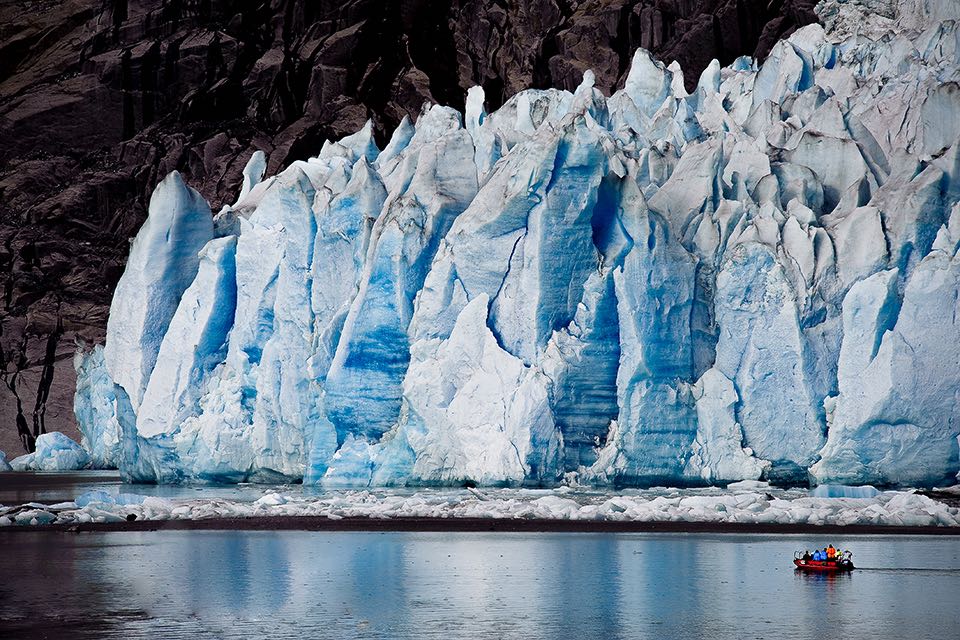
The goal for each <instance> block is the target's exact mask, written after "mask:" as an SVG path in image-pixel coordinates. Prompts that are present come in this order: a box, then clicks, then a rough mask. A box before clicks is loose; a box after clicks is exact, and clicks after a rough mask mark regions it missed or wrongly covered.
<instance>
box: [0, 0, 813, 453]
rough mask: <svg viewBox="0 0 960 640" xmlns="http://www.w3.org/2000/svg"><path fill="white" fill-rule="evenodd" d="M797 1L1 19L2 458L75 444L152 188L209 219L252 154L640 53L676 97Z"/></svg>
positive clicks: (542, 2) (256, 4)
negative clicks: (79, 413) (86, 355)
mask: <svg viewBox="0 0 960 640" xmlns="http://www.w3.org/2000/svg"><path fill="white" fill-rule="evenodd" d="M814 3H815V0H782V1H780V0H585V1H583V2H577V1H575V0H529V1H527V2H513V1H506V0H496V1H493V2H469V1H468V0H405V1H402V2H401V1H397V2H382V1H378V0H346V1H343V2H330V1H329V0H315V1H312V2H307V1H300V0H233V1H232V2H227V1H225V0H109V1H108V0H31V1H21V2H16V1H13V2H4V3H3V4H2V5H0V382H2V386H0V449H3V450H5V451H7V452H8V454H10V455H18V454H19V453H21V452H22V451H24V450H29V449H32V447H33V440H34V438H35V437H36V435H38V434H39V433H41V432H43V431H45V430H61V431H65V432H67V433H68V434H70V435H72V436H74V437H76V430H75V426H74V421H73V413H72V402H73V389H74V384H75V379H74V372H73V367H72V363H71V358H72V355H73V352H74V350H75V344H76V342H77V341H86V342H88V343H89V342H96V341H101V340H102V339H103V334H104V329H105V327H106V315H107V308H108V306H109V303H110V296H111V294H112V291H113V287H114V285H115V284H116V281H117V279H118V278H119V277H120V274H121V272H122V270H123V264H124V260H125V258H126V254H127V246H128V238H130V237H131V236H133V235H134V234H135V233H136V230H137V228H138V227H139V226H140V224H141V223H142V221H143V218H144V216H145V211H146V199H147V195H148V193H149V190H150V189H151V188H152V186H153V185H154V184H155V183H156V182H157V181H159V180H160V179H161V178H162V177H163V176H164V175H165V174H166V173H167V172H169V171H171V170H173V169H179V170H180V171H181V172H182V173H183V174H184V175H185V176H186V177H187V179H188V180H189V181H190V183H191V184H192V185H193V186H194V187H196V188H198V189H199V190H200V191H201V192H202V193H203V195H204V196H205V197H206V198H207V199H208V200H210V202H211V205H212V206H213V208H214V210H216V209H217V208H219V205H220V204H221V203H222V202H225V201H231V200H232V199H233V198H234V196H235V194H236V192H237V189H238V185H239V183H240V175H241V173H240V172H241V170H242V169H243V166H244V164H245V163H246V161H247V159H248V158H249V156H250V154H251V153H252V152H253V151H254V150H255V149H263V150H264V151H265V152H266V153H267V154H268V158H269V165H270V166H269V171H270V172H273V171H276V170H277V169H279V168H281V167H282V166H284V165H286V164H287V163H289V162H290V161H291V160H293V159H296V158H302V157H306V156H308V155H310V154H315V153H316V152H318V151H319V149H320V146H321V145H322V143H323V141H324V140H325V139H327V138H337V137H340V136H342V135H345V134H347V133H351V132H353V131H355V130H356V129H358V128H360V127H361V126H362V125H363V123H364V121H365V120H366V119H367V118H372V119H373V120H374V123H375V125H376V129H377V132H378V135H379V137H380V139H381V140H383V139H384V138H385V136H386V134H387V132H389V131H390V130H392V128H393V127H394V126H395V125H396V124H397V123H398V122H399V121H400V119H401V118H402V117H403V116H404V115H411V116H414V115H415V114H417V113H418V112H419V110H420V107H421V106H422V104H423V103H424V102H425V101H430V102H439V103H443V104H449V105H451V106H454V107H457V108H459V109H462V108H463V101H464V93H465V90H466V89H467V88H469V87H470V86H472V85H474V84H481V85H482V86H483V87H484V89H485V90H486V95H487V101H488V108H495V107H497V106H499V104H500V103H502V102H503V100H504V99H505V98H507V97H509V96H510V95H512V94H513V93H516V92H517V91H519V90H522V89H525V88H528V87H548V86H555V87H562V88H566V89H573V88H575V87H576V86H577V84H579V82H580V79H581V75H582V73H583V71H584V70H585V69H594V71H595V72H596V77H597V86H598V87H599V88H601V89H602V90H604V91H605V92H608V93H609V92H610V91H612V90H614V89H615V88H616V87H617V85H618V83H620V82H621V81H622V78H623V76H624V74H625V73H626V71H627V69H628V66H629V62H630V58H631V55H632V52H633V50H634V49H636V48H637V47H645V48H647V49H649V50H651V51H653V52H654V53H655V54H656V55H657V56H658V57H659V58H661V59H662V60H664V61H666V62H670V61H672V60H677V61H678V62H680V64H681V66H682V67H683V70H684V72H685V74H686V81H687V84H688V85H689V86H692V85H693V84H695V82H696V79H697V77H698V76H699V74H700V71H701V70H702V69H703V68H704V67H705V66H706V65H707V63H709V61H710V60H711V59H712V58H714V57H716V58H719V59H720V61H721V62H722V63H728V62H730V61H731V60H732V59H733V58H734V57H736V56H738V55H741V54H752V55H755V56H760V57H762V56H764V55H765V54H766V53H767V52H768V51H769V49H770V47H771V46H772V45H773V44H774V43H775V42H776V41H777V40H778V39H779V38H781V37H783V36H784V35H786V34H789V33H790V32H791V31H793V30H794V29H795V28H797V27H798V26H802V25H804V24H808V23H810V22H812V21H814V20H816V16H815V15H814V14H813V10H812V7H813V4H814Z"/></svg>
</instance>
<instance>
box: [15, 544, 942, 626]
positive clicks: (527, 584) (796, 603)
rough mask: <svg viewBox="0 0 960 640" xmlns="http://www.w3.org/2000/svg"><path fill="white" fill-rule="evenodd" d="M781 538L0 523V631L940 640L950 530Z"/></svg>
mask: <svg viewBox="0 0 960 640" xmlns="http://www.w3.org/2000/svg"><path fill="white" fill-rule="evenodd" d="M826 542H828V541H827V540H816V539H811V538H809V537H806V536H793V535H789V536H787V535H780V536H769V535H694V534H687V535H684V534H671V535H664V534H570V533H558V534H504V533H400V532H398V533H355V532H343V533H332V532H301V531H283V532H263V531H157V532H144V533H96V534H90V533H88V534H71V533H49V532H48V533H37V532H0V567H2V570H3V572H4V575H5V580H4V581H2V582H0V637H21V636H30V637H33V636H35V635H41V636H46V637H56V638H131V637H146V636H151V637H157V638H234V637H236V638H239V637H267V636H269V637H289V638H305V637H311V638H391V639H393V638H424V639H430V638H437V639H444V640H448V639H457V638H465V639H467V638H469V639H471V640H480V639H486V638H610V639H614V638H651V639H658V640H659V639H661V638H674V639H686V638H718V639H723V638H731V639H734V638H736V639H740V638H836V637H842V638H844V640H856V639H859V638H864V639H870V640H877V639H878V638H912V639H921V638H951V639H953V638H956V637H958V633H960V608H958V607H957V606H956V605H957V602H958V601H960V541H958V539H957V538H955V537H935V538H934V537H906V536H883V537H880V536H877V537H866V536H863V537H835V538H834V539H832V540H830V541H829V542H833V543H834V544H836V545H839V546H841V547H842V548H850V549H852V550H853V551H854V561H855V562H857V564H858V565H860V566H863V567H870V568H869V569H862V570H858V571H855V572H853V573H852V574H843V575H835V576H828V575H807V574H801V573H798V572H795V571H794V569H793V568H792V565H791V558H792V554H793V551H794V549H797V548H805V547H811V546H814V545H818V544H819V545H820V546H822V545H824V544H826Z"/></svg>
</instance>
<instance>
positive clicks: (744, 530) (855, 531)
mask: <svg viewBox="0 0 960 640" xmlns="http://www.w3.org/2000/svg"><path fill="white" fill-rule="evenodd" d="M153 531H337V532H343V531H363V532H384V533H385V532H431V533H444V532H457V533H474V532H502V533H717V534H738V533H740V534H835V535H909V536H917V535H923V536H960V527H933V526H900V525H867V524H852V525H814V524H785V523H744V522H674V521H669V522H668V521H654V522H647V521H610V520H564V519H547V518H420V517H400V518H369V517H352V518H328V517H326V516H266V517H253V518H203V519H198V520H186V519H184V520H138V521H137V520H135V521H133V522H87V523H73V524H59V525H58V524H37V525H12V526H7V527H3V528H0V535H2V534H4V533H8V532H10V533H13V532H17V533H31V532H32V533H57V532H59V533H111V532H153Z"/></svg>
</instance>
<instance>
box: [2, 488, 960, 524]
mask: <svg viewBox="0 0 960 640" xmlns="http://www.w3.org/2000/svg"><path fill="white" fill-rule="evenodd" d="M745 484H748V486H745V487H738V486H736V485H734V486H732V487H731V490H729V491H720V490H718V489H683V490H678V489H673V490H671V489H663V488H660V489H648V490H640V491H637V490H627V491H626V492H625V493H624V494H623V495H610V494H609V493H605V492H592V493H590V492H586V493H584V492H580V491H572V490H570V489H568V488H562V489H560V490H528V489H490V490H487V489H485V490H482V491H479V490H476V489H473V490H470V491H466V490H462V489H461V490H443V489H440V490H428V491H423V492H417V493H412V494H411V493H391V492H389V491H383V490H375V491H369V490H343V491H339V490H338V491H329V492H324V494H323V495H321V496H306V495H296V494H294V495H290V494H288V493H285V492H282V491H268V492H266V493H265V494H264V495H262V496H261V497H259V498H258V499H257V500H250V501H240V500H233V499H223V498H219V499H218V498H204V499H168V498H158V497H147V496H140V495H132V494H119V495H111V494H109V493H107V492H105V491H90V492H87V493H84V494H82V495H80V496H79V497H77V498H76V500H73V501H69V502H61V503H57V504H52V505H45V504H39V503H34V502H32V503H27V504H22V505H17V506H3V505H0V527H3V526H11V525H38V524H56V525H74V524H84V523H90V522H95V523H101V522H106V523H109V522H124V521H129V520H134V521H143V520H146V521H157V520H204V519H211V518H269V517H277V516H314V517H318V516H319V517H326V518H330V519H331V520H338V519H341V518H377V519H390V518H508V519H545V520H587V521H611V522H714V523H748V524H785V525H789V524H805V525H857V524H858V525H881V526H916V527H957V526H960V509H957V508H956V507H950V506H948V505H946V504H944V503H942V502H938V501H936V500H932V499H930V498H928V497H927V496H924V495H920V494H916V493H913V492H901V491H884V492H882V493H877V492H874V493H875V495H874V496H872V497H849V498H826V497H816V496H811V495H809V493H808V492H807V491H805V490H791V491H777V490H776V489H772V488H771V487H769V486H762V485H763V484H764V483H757V482H753V483H745ZM749 485H754V486H749ZM405 491H406V490H405ZM771 491H773V492H774V493H776V494H777V495H773V494H771V493H770V492H771ZM131 516H132V517H131Z"/></svg>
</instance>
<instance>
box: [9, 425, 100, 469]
mask: <svg viewBox="0 0 960 640" xmlns="http://www.w3.org/2000/svg"><path fill="white" fill-rule="evenodd" d="M89 465H90V456H89V455H88V454H87V452H86V451H85V450H84V449H83V447H81V446H80V445H79V444H77V443H76V442H74V441H73V440H71V439H70V438H69V437H68V436H66V435H64V434H62V433H60V432H59V431H52V432H50V433H41V434H40V435H39V436H37V447H36V449H35V450H34V451H33V453H28V454H26V455H22V456H20V457H18V458H14V459H13V460H11V461H10V467H11V468H12V469H13V470H14V471H79V470H80V469H86V468H87V467H88V466H89Z"/></svg>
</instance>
